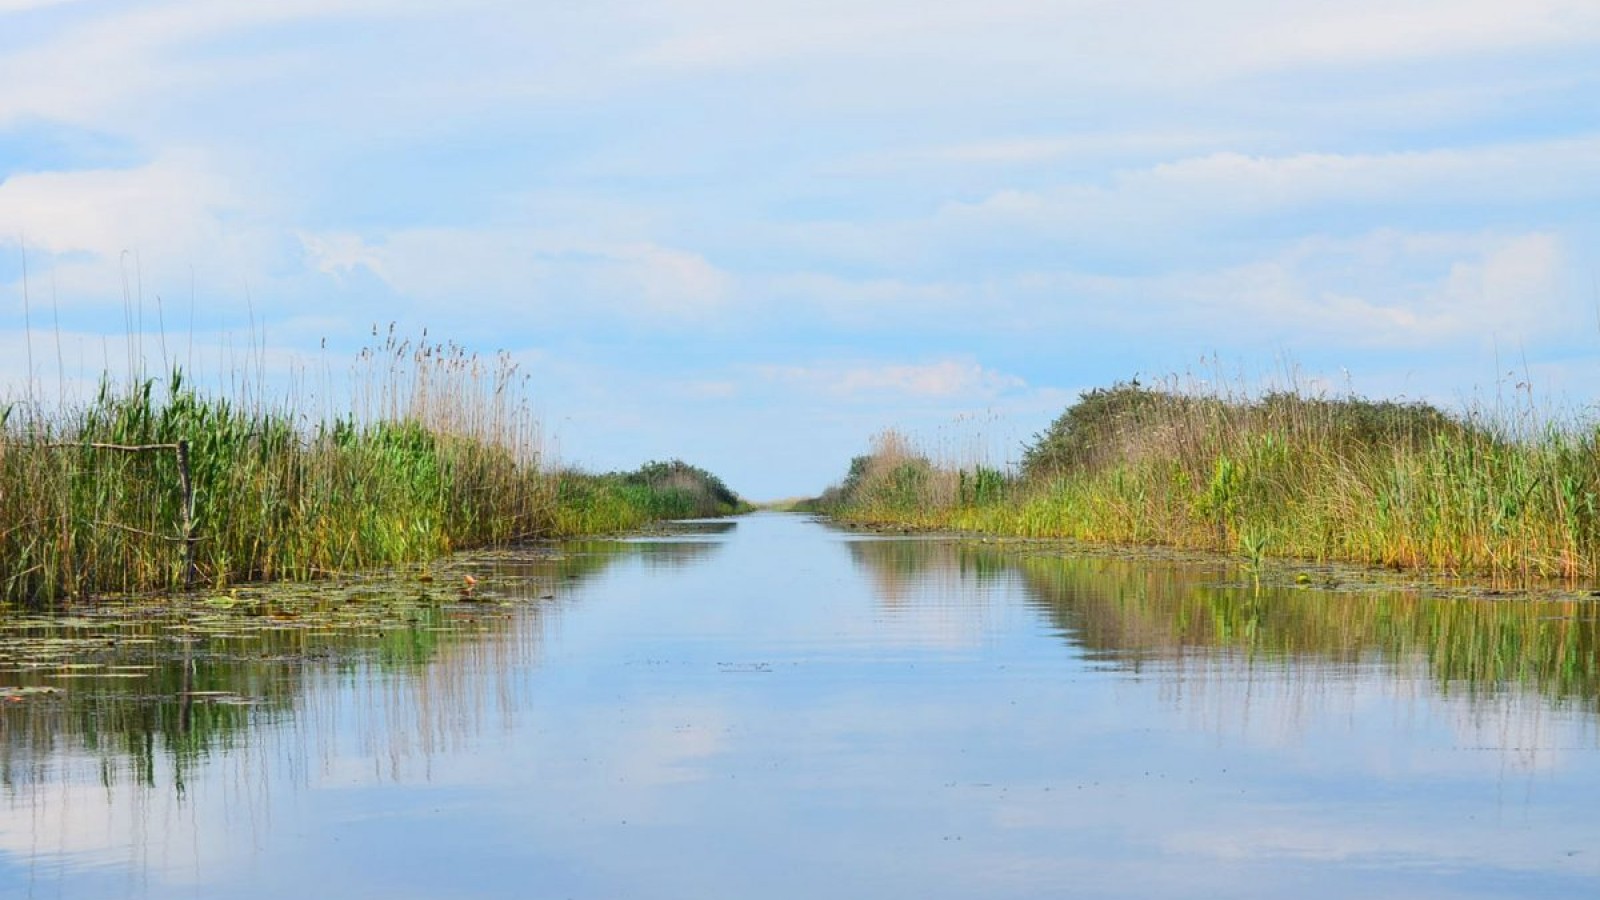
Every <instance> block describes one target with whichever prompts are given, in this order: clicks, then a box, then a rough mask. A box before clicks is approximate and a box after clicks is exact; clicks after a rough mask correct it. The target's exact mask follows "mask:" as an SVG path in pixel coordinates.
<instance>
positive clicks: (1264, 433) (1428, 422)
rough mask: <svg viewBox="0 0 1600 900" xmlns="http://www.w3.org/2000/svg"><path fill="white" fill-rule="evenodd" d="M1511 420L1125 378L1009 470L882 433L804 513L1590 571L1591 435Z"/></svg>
mask: <svg viewBox="0 0 1600 900" xmlns="http://www.w3.org/2000/svg"><path fill="white" fill-rule="evenodd" d="M1522 421H1523V424H1522V425H1521V426H1520V427H1516V428H1513V427H1512V426H1509V425H1507V424H1505V423H1504V422H1503V421H1502V420H1500V419H1494V418H1491V417H1474V416H1453V415H1450V414H1448V413H1446V412H1444V411H1442V410H1440V409H1438V408H1437V407H1434V406H1432V405H1429V404H1426V403H1419V402H1404V403H1402V402H1394V401H1383V400H1376V401H1375V400H1368V399H1364V398H1359V397H1343V398H1327V397H1321V396H1308V395H1306V394H1304V393H1301V392H1294V391H1288V392H1275V393H1269V394H1266V395H1264V396H1259V397H1237V396H1219V395H1215V394H1205V393H1196V392H1186V391H1181V390H1176V389H1168V388H1152V387H1148V386H1144V385H1140V384H1138V383H1137V382H1134V383H1125V384H1117V385H1114V386H1112V387H1109V388H1099V389H1095V390H1092V391H1089V392H1087V393H1084V394H1083V395H1081V396H1080V398H1079V400H1078V401H1077V402H1076V403H1075V404H1073V405H1072V406H1071V407H1069V408H1068V409H1067V410H1065V411H1064V412H1063V413H1062V414H1061V415H1060V416H1059V417H1058V418H1057V419H1056V420H1055V421H1054V422H1053V423H1051V425H1050V426H1049V427H1048V428H1047V429H1045V431H1044V432H1042V433H1040V434H1038V435H1036V436H1035V437H1034V438H1033V440H1032V441H1031V442H1030V443H1029V444H1028V445H1027V446H1026V447H1025V448H1024V452H1023V456H1022V463H1021V466H1020V469H1019V470H1018V471H1014V472H1013V471H1002V470H1000V469H996V468H992V467H987V466H983V465H962V464H959V463H940V462H936V461H934V460H932V459H930V458H929V456H928V455H927V454H925V453H922V452H920V451H918V449H917V448H916V447H915V446H913V445H912V443H911V442H909V441H908V440H906V439H905V438H903V437H902V436H900V435H898V434H896V433H894V432H886V433H884V434H882V435H880V436H878V437H877V438H876V439H875V440H874V443H873V447H872V451H871V452H870V453H868V454H866V455H864V456H859V457H857V458H856V459H854V460H852V462H851V464H850V467H849V470H848V472H847V473H846V475H845V477H844V479H843V480H842V481H841V482H840V483H839V484H837V485H835V486H834V487H832V488H830V489H829V490H828V491H827V492H826V493H824V494H823V495H822V496H821V497H819V498H818V499H817V500H816V501H814V504H815V506H816V507H817V508H819V509H821V510H823V511H826V512H829V513H831V514H833V515H835V516H838V517H840V518H844V519H850V520H856V521H861V522H876V523H895V524H902V525H908V526H917V527H935V528H957V529H970V530H976V531H986V532H996V533H1005V534H1015V535H1024V536H1040V537H1070V538H1078V539H1084V540H1092V541H1107V542H1116V543H1133V544H1167V545H1175V546H1181V547H1191V548H1206V549H1213V550H1221V551H1228V552H1233V551H1242V552H1245V553H1246V554H1248V555H1250V556H1252V557H1259V556H1260V555H1263V554H1271V555H1278V556H1294V557H1303V558H1311V559H1322V560H1326V559H1340V560H1351V561H1359V562H1370V563H1378V564H1383V565H1388V566H1393V567H1399V568H1428V569H1439V570H1446V571H1454V572H1463V573H1474V574H1481V575H1491V576H1496V577H1514V578H1521V579H1532V578H1540V577H1560V578H1569V579H1570V578H1588V577H1592V576H1595V575H1596V574H1600V445H1597V440H1596V438H1597V432H1596V428H1595V427H1594V426H1593V425H1584V426H1581V427H1573V426H1567V427H1558V426H1556V425H1554V424H1544V425H1538V426H1530V425H1527V424H1526V423H1527V422H1528V421H1530V419H1529V418H1528V417H1524V418H1523V420H1522Z"/></svg>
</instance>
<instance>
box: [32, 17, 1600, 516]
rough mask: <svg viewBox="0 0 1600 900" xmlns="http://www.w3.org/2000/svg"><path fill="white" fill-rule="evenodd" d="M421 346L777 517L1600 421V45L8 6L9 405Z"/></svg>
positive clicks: (551, 440) (1472, 36) (281, 373)
mask: <svg viewBox="0 0 1600 900" xmlns="http://www.w3.org/2000/svg"><path fill="white" fill-rule="evenodd" d="M24 276H26V277H24ZM391 323H393V325H394V328H395V329H396V333H397V334H399V335H402V336H407V337H414V338H420V337H421V336H422V334H423V332H424V330H426V334H427V336H428V339H430V340H450V341H455V342H457V343H459V344H461V345H463V346H466V347H468V348H471V349H472V350H475V351H478V352H481V353H484V354H494V353H496V352H500V351H504V352H505V353H507V354H509V356H510V358H512V359H514V360H515V361H516V362H517V363H518V364H519V365H520V366H521V371H522V372H523V373H524V374H525V375H526V376H527V382H526V383H527V385H528V390H529V396H530V402H531V405H532V406H533V408H534V410H535V411H536V413H537V415H538V416H539V417H540V419H541V421H542V422H543V423H544V433H545V441H546V443H547V449H548V452H549V453H550V454H551V455H552V456H555V457H558V458H559V459H561V460H562V461H564V462H566V463H569V464H574V465H579V466H583V467H585V468H590V469H596V470H605V469H613V468H630V467H632V466H635V465H637V464H639V463H640V462H643V461H645V460H647V459H664V458H670V457H681V458H684V459H686V460H688V461H690V462H692V463H695V464H698V465H702V466H705V467H706V468H708V469H711V470H712V471H714V472H716V473H717V474H719V475H721V476H722V477H723V478H724V479H725V480H726V481H727V482H728V483H729V484H730V486H732V487H733V488H734V489H735V490H738V491H740V492H741V493H743V494H744V495H746V496H747V497H751V498H755V499H771V498H778V497H785V496H798V495H807V494H814V493H816V492H817V491H819V490H821V489H822V488H823V487H825V486H826V485H827V484H828V483H829V482H831V481H834V480H836V479H837V478H839V477H840V476H841V475H842V474H843V472H844V470H845V468H846V466H847V465H848V461H849V458H850V457H851V456H852V455H854V454H856V453H860V452H863V451H864V450H865V449H866V448H867V446H868V442H869V440H870V438H871V437H872V435H873V434H875V433H877V432H879V431H881V430H883V429H886V428H896V429H900V430H903V431H905V432H908V433H910V434H911V435H913V436H914V437H916V438H917V439H918V440H919V441H920V442H922V444H923V446H925V447H926V448H927V449H928V450H929V451H930V452H932V453H934V454H935V455H938V456H941V457H944V458H949V459H952V460H955V461H962V462H967V461H983V462H987V463H990V464H994V465H1004V464H1006V463H1008V462H1012V461H1015V460H1016V459H1017V457H1018V456H1019V455H1020V447H1021V446H1022V444H1023V443H1024V442H1025V441H1026V440H1027V439H1028V437H1030V436H1031V435H1032V434H1034V433H1036V432H1038V431H1039V430H1041V429H1042V428H1044V427H1045V426H1046V425H1047V424H1048V423H1049V422H1050V420H1051V419H1053V418H1054V417H1055V416H1056V415H1058V414H1059V413H1060V412H1061V410H1062V409H1063V408H1064V407H1065V406H1066V405H1067V404H1069V403H1070V402H1071V401H1072V400H1073V399H1074V398H1075V397H1076V396H1077V395H1078V393H1079V392H1081V391H1083V390H1086V389H1089V388H1093V387H1095V386H1101V385H1109V384H1111V383H1113V382H1116V381H1118V380H1123V379H1128V378H1132V377H1140V378H1141V379H1144V380H1146V381H1150V380H1159V379H1161V378H1176V379H1180V380H1182V381H1184V383H1192V382H1196V381H1203V382H1208V383H1220V384H1222V385H1224V386H1227V387H1228V388H1229V389H1234V388H1236V387H1238V386H1251V385H1259V384H1262V383H1274V384H1278V383H1285V382H1288V383H1293V384H1296V385H1299V386H1301V387H1302V388H1304V389H1308V390H1318V391H1328V392H1332V393H1346V392H1357V393H1362V394H1365V395H1369V396H1384V397H1397V398H1405V399H1426V400H1430V401H1433V402H1438V403H1442V404H1445V405H1447V406H1451V407H1453V408H1459V407H1461V406H1463V405H1466V406H1471V405H1475V404H1485V403H1490V404H1492V403H1496V402H1499V401H1498V399H1497V398H1499V397H1502V396H1504V395H1505V394H1506V393H1507V392H1511V393H1513V394H1517V395H1519V396H1521V395H1524V394H1527V393H1535V394H1536V395H1537V397H1538V398H1540V401H1539V402H1548V403H1550V404H1552V405H1557V406H1559V407H1560V408H1562V409H1578V410H1584V409H1587V406H1588V405H1589V404H1591V403H1593V402H1594V401H1596V400H1597V399H1600V3H1597V2H1595V0H1345V2H1341V3H1336V4H1335V3H1326V2H1310V0H1197V2H1190V3H1177V2H1171V0H1167V2H1154V0H1116V2H1111V0H1057V2H1038V0H1034V2H1025V0H917V2H910V0H850V2H844V0H808V2H804V3H802V2H795V0H764V2H761V3H750V2H747V0H745V2H735V0H653V2H628V0H589V2H585V3H550V2H540V0H531V2H530V0H523V2H499V0H457V2H453V3H450V4H439V3H423V2H415V0H269V2H256V0H229V2H227V3H194V2H160V0H152V2H96V0H0V393H3V394H5V395H10V396H18V395H21V394H25V393H28V391H29V390H30V389H31V390H33V391H43V392H44V394H43V395H45V396H48V395H50V386H51V385H54V384H57V383H64V384H66V385H72V386H76V385H82V384H86V383H93V382H94V381H95V380H96V379H97V378H98V376H99V373H100V372H101V371H102V370H106V369H110V370H111V371H113V372H117V371H123V372H125V371H126V370H127V366H126V359H127V355H128V350H127V348H128V347H129V346H130V345H135V346H136V347H137V348H138V352H140V353H142V354H143V355H144V357H145V359H146V365H147V367H148V369H149V370H154V371H162V370H165V369H166V368H167V366H168V364H170V363H172V362H173V361H177V362H179V363H181V364H184V365H186V366H187V367H188V368H189V370H190V371H191V373H194V372H199V373H201V374H206V373H209V375H208V377H210V378H212V379H214V380H217V381H219V382H226V380H227V378H228V375H227V373H228V371H229V370H231V369H233V368H234V367H236V366H238V365H240V363H239V360H240V359H241V358H244V359H245V360H247V361H253V363H252V364H253V365H255V366H256V367H257V368H259V369H261V370H263V371H264V372H265V377H269V378H272V379H277V380H278V381H277V382H275V383H287V380H288V379H291V378H292V377H293V373H295V372H303V371H304V370H305V369H306V367H307V366H308V365H310V366H321V367H322V368H323V369H337V368H338V366H340V365H343V364H344V361H346V360H353V359H354V358H355V354H356V353H357V351H359V349H360V348H361V347H363V346H368V345H370V344H371V342H372V341H373V337H372V335H373V330H374V326H376V327H377V328H378V330H379V331H380V332H384V333H387V329H388V328H389V327H390V325H391ZM130 334H136V335H137V337H136V338H134V339H132V340H130V338H129V335H130ZM180 348H181V349H180ZM241 348H248V349H241ZM307 360H310V361H311V362H310V363H307ZM329 360H334V361H335V362H334V363H330V362H329ZM30 373H31V378H30ZM1519 385H1531V387H1519ZM1546 398H1548V400H1546Z"/></svg>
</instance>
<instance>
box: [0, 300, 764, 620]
mask: <svg viewBox="0 0 1600 900" xmlns="http://www.w3.org/2000/svg"><path fill="white" fill-rule="evenodd" d="M246 381H248V379H247V380H246ZM525 382H526V378H525V376H523V375H521V374H520V373H519V372H518V370H517V368H516V366H515V365H514V363H513V362H512V361H511V360H510V359H509V358H507V357H504V356H499V357H495V358H490V359H486V358H483V357H480V356H478V355H476V354H473V353H470V352H468V351H467V350H465V349H464V348H461V347H459V346H456V345H453V344H430V343H426V342H423V343H413V342H411V341H406V340H401V339H398V338H396V337H395V336H394V335H393V333H392V331H391V333H390V334H389V336H388V339H387V340H386V341H385V342H384V343H383V344H382V345H381V346H378V347H374V348H370V349H368V350H365V351H363V352H362V354H361V356H360V359H359V362H358V365H357V377H356V378H355V379H354V387H353V389H352V390H351V392H350V393H351V395H352V397H353V398H354V400H353V402H352V411H351V412H349V413H348V414H345V415H342V416H338V417H333V418H330V419H327V420H324V421H320V422H314V423H308V422H307V421H306V417H305V416H303V415H301V414H298V413H297V412H296V405H295V404H294V403H293V402H292V401H285V402H282V403H279V404H269V403H265V402H262V401H261V400H259V397H261V396H262V395H263V393H264V392H262V391H261V390H260V389H259V388H255V389H241V390H240V391H239V395H240V396H241V397H245V398H247V399H245V400H230V399H227V398H220V397H214V396H204V395H202V394H201V393H199V392H198V391H196V390H195V389H194V388H193V387H191V386H190V385H189V384H188V383H187V381H186V380H185V377H184V373H183V372H181V371H179V370H176V369H175V370H173V371H172V373H171V374H170V375H169V376H168V377H166V378H165V379H162V380H161V381H159V382H158V381H157V380H156V379H153V378H145V379H139V380H135V381H133V382H131V383H129V384H125V385H121V386H119V385H117V384H114V383H112V382H111V381H110V380H109V379H106V380H103V381H102V383H101V387H100V390H99V392H98V394H97V395H96V396H95V397H94V399H93V400H91V401H89V402H88V403H86V404H83V405H81V406H79V407H77V408H63V409H59V410H56V411H51V412H46V411H43V410H42V408H41V406H40V404H38V403H35V402H26V403H20V404H18V403H13V404H10V405H0V601H5V602H18V601H20V602H30V603H37V602H46V601H54V600H59V599H63V598H87V597H93V596H96V595H103V594H108V593H130V592H139V591H150V590H173V589H178V588H183V587H186V586H193V585H196V584H200V585H210V586H221V585H226V584H228V583H231V582H237V581H243V580H260V579H307V578H315V577H319V576H324V575H327V574H330V573H339V572H348V571H354V570H361V569H369V568H373V567H379V566H386V565H393V564H397V563H402V562H409V561H417V560H425V559H430V558H433V557H436V556H439V555H442V554H445V553H448V552H451V551H453V550H458V549H465V548H469V547H480V546H488V545H495V544H504V543H507V542H510V541H514V540H519V539H525V538H534V537H553V536H561V535H571V534H592V533H602V532H615V531H622V530H626V529H630V528H636V527H638V526H639V525H641V524H643V523H645V522H648V521H650V520H652V519H655V518H660V517H662V516H664V515H669V514H677V513H680V512H682V511H683V510H685V509H687V508H688V505H687V504H685V503H684V502H682V501H683V500H684V497H686V496H687V495H686V493H685V491H684V490H682V489H681V487H682V486H681V485H665V484H660V485H658V484H655V483H652V482H649V481H648V479H645V480H644V482H643V483H630V482H629V481H628V479H627V476H594V475H586V474H583V473H581V472H576V471H572V470H564V471H554V470H551V469H550V468H549V467H547V466H546V465H544V460H543V459H542V458H541V454H540V450H539V446H540V444H539V428H538V423H537V421H536V420H535V419H534V417H533V416H532V415H531V414H530V412H529V410H528V406H527V403H526V402H525V400H524V399H523V398H524V397H525V392H524V387H525ZM180 446H181V447H182V452H180V451H179V447H180ZM676 465H678V466H680V467H682V468H683V469H685V470H687V469H692V467H687V466H683V464H681V463H679V464H676ZM694 471H695V472H697V473H700V474H702V475H705V476H706V477H707V478H709V477H710V476H709V473H703V471H702V470H694ZM713 480H714V479H713ZM613 482H616V483H619V484H621V485H623V486H625V487H629V488H630V490H613V489H612V488H611V487H610V485H611V484H612V483H613ZM716 485H718V486H720V485H721V483H720V481H718V482H716ZM722 490H723V491H724V492H726V493H727V494H728V495H729V496H732V494H731V492H728V491H726V488H725V487H723V488H722ZM597 497H598V498H603V501H595V502H591V500H592V499H593V498H597ZM734 499H735V500H737V498H734ZM719 511H732V510H731V509H726V510H723V509H721V508H718V509H711V508H707V507H696V508H695V509H694V510H693V512H696V513H700V514H711V513H713V512H719Z"/></svg>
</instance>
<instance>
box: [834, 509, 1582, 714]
mask: <svg viewBox="0 0 1600 900" xmlns="http://www.w3.org/2000/svg"><path fill="white" fill-rule="evenodd" d="M850 548H851V555H852V557H853V558H854V559H855V561H856V563H857V564H858V565H860V566H862V567H863V568H865V569H866V570H867V571H868V572H869V573H870V574H871V575H872V579H873V583H874V585H875V588H876V590H878V591H879V592H880V598H881V599H882V601H883V602H884V603H886V604H889V605H892V606H894V607H896V608H902V609H903V608H905V607H906V606H907V605H912V604H926V603H946V602H949V601H950V598H952V597H956V598H965V602H974V598H976V597H980V596H982V588H983V587H984V586H985V585H989V584H993V583H994V582H995V581H996V580H997V579H999V578H1002V577H1004V576H1006V575H1008V574H1010V573H1016V574H1017V575H1019V576H1020V578H1021V579H1022V583H1023V585H1024V587H1025V590H1026V592H1027V595H1028V596H1029V597H1030V598H1031V599H1032V600H1033V601H1034V602H1035V603H1036V604H1037V605H1038V606H1039V608H1040V609H1041V610H1042V611H1043V612H1044V613H1045V614H1046V615H1047V616H1048V617H1049V619H1050V622H1051V625H1052V626H1053V627H1054V628H1055V630H1057V631H1058V632H1059V633H1060V634H1061V635H1062V637H1063V638H1065V639H1066V640H1067V641H1069V642H1070V643H1071V644H1072V645H1074V646H1075V647H1078V648H1080V649H1081V650H1082V651H1083V652H1084V653H1085V654H1086V655H1087V656H1088V657H1090V658H1091V659H1094V660H1098V661H1100V662H1102V663H1104V664H1108V665H1113V666H1116V667H1118V668H1122V669H1126V670H1131V671H1140V670H1146V669H1158V670H1168V671H1171V672H1173V673H1175V674H1181V676H1182V679H1181V680H1182V681H1183V682H1184V683H1185V684H1186V685H1187V686H1188V687H1187V689H1189V690H1194V689H1198V688H1199V687H1201V686H1202V685H1203V683H1204V682H1206V680H1207V679H1206V678H1205V677H1204V675H1205V673H1206V672H1208V671H1210V670H1211V669H1212V668H1213V667H1216V666H1219V665H1220V666H1223V667H1237V666H1238V665H1239V664H1240V663H1241V662H1243V663H1247V664H1261V665H1263V666H1269V667H1272V668H1274V669H1279V670H1283V671H1284V672H1285V673H1286V674H1285V676H1284V677H1285V679H1286V683H1293V684H1294V685H1297V686H1299V688H1305V687H1306V686H1308V685H1314V684H1315V683H1316V682H1317V681H1318V679H1328V678H1337V677H1342V674H1341V673H1346V674H1347V673H1349V672H1351V671H1352V670H1353V669H1354V667H1357V666H1361V665H1371V664H1381V665H1383V666H1384V667H1385V668H1386V669H1388V670H1390V671H1394V672H1401V673H1404V672H1409V671H1410V670H1411V669H1412V667H1414V666H1421V667H1423V671H1425V672H1426V673H1427V674H1428V676H1429V677H1431V678H1432V679H1433V680H1434V682H1435V683H1436V684H1437V685H1438V687H1439V690H1440V692H1441V693H1445V694H1450V695H1458V696H1464V697H1466V698H1468V699H1469V700H1477V699H1483V700H1486V701H1487V700H1495V701H1496V702H1504V701H1505V698H1506V696H1507V693H1508V689H1511V688H1516V687H1520V688H1525V689H1527V690H1530V691H1533V692H1536V693H1537V694H1539V695H1542V696H1543V697H1545V698H1547V700H1551V701H1556V702H1559V703H1571V704H1574V705H1576V706H1577V707H1578V708H1580V709H1584V710H1587V711H1588V712H1589V713H1591V714H1593V713H1600V603H1595V602H1590V601H1578V600H1560V601H1554V600H1552V601H1538V600H1518V601H1506V600H1494V599H1464V598H1446V597H1426V596H1419V595H1418V594H1416V593H1414V592H1401V591H1380V592H1372V593H1345V592H1328V591H1322V590H1312V589H1296V588H1274V587H1266V588H1263V589H1260V590H1257V589H1254V588H1251V587H1247V586H1245V585H1243V584H1236V585H1230V584H1225V583H1222V582H1224V581H1225V580H1226V578H1227V576H1228V573H1226V572H1222V571H1219V570H1218V569H1217V568H1216V567H1215V566H1200V565H1198V564H1178V563H1171V562H1159V561H1150V560H1142V561H1141V560H1122V559H1113V558H1104V557H1058V556H1044V555H1021V556H1018V555H1014V554H1007V553H1005V552H1003V551H998V550H994V549H990V548H987V547H984V546H981V545H978V544H974V543H970V542H953V541H939V540H918V539H911V540H874V541H860V542H855V543H852V544H851V545H850ZM1233 574H1234V575H1235V576H1236V575H1237V573H1233ZM913 585H915V586H916V589H914V590H913V589H912V586H913ZM925 588H926V589H925ZM1530 710H1531V708H1530ZM1530 710H1525V712H1529V711H1530ZM1531 711H1536V710H1531Z"/></svg>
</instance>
